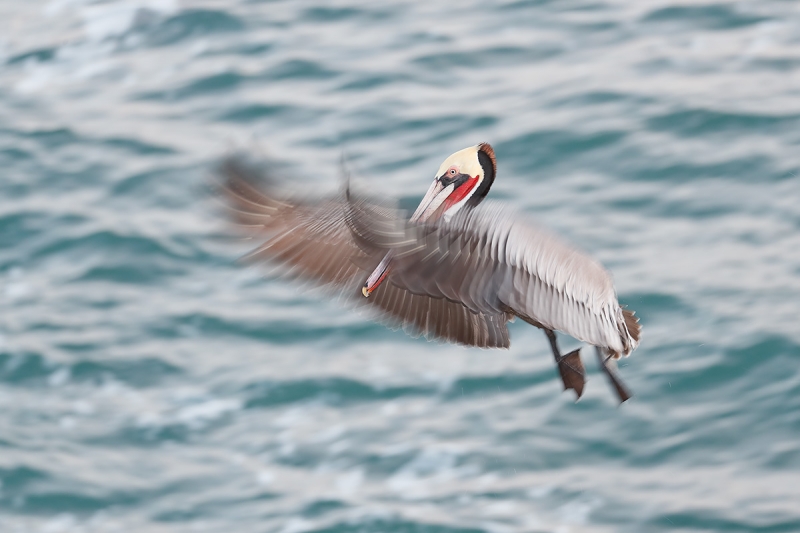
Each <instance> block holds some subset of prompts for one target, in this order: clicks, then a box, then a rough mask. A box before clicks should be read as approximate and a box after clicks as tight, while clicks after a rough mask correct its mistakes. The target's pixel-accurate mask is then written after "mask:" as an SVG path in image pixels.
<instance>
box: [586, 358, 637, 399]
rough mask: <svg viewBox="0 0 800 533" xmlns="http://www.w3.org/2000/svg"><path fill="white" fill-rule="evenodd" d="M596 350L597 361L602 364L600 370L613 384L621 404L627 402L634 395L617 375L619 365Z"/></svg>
mask: <svg viewBox="0 0 800 533" xmlns="http://www.w3.org/2000/svg"><path fill="white" fill-rule="evenodd" d="M595 349H596V350H597V360H598V361H599V362H600V368H602V369H603V372H605V373H606V376H608V380H609V381H610V382H611V386H612V387H614V390H615V391H616V393H617V396H618V397H619V403H623V402H625V400H627V399H629V398H630V397H631V396H633V393H631V391H630V389H628V387H626V386H625V384H624V383H623V382H622V379H621V378H620V377H619V375H618V374H617V364H616V363H615V362H614V360H613V358H612V356H610V355H609V356H605V355H604V354H603V352H602V350H600V348H599V347H595Z"/></svg>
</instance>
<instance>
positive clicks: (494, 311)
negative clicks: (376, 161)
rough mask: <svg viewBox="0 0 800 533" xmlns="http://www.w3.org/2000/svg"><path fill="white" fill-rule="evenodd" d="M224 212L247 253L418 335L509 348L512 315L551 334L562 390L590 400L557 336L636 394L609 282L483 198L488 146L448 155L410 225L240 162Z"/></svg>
mask: <svg viewBox="0 0 800 533" xmlns="http://www.w3.org/2000/svg"><path fill="white" fill-rule="evenodd" d="M221 174H222V178H223V179H222V181H221V183H220V188H221V191H222V193H223V194H224V195H225V197H226V198H227V205H228V206H229V213H230V215H231V217H232V219H233V220H234V222H236V223H237V224H239V225H241V226H243V227H245V228H247V229H248V230H249V231H250V232H251V234H253V236H255V237H257V238H259V239H261V240H262V241H263V243H262V244H261V245H260V246H259V247H258V248H256V249H255V250H254V251H252V252H251V253H250V254H248V255H247V256H245V258H246V259H250V260H255V261H269V262H272V263H275V264H279V265H283V266H285V267H288V271H289V272H290V273H291V274H292V275H294V276H296V277H299V278H302V279H305V280H310V281H312V282H314V283H316V284H318V285H322V286H327V287H329V288H333V289H335V290H337V291H338V292H340V293H341V294H344V295H345V297H346V298H347V299H349V300H350V301H351V302H353V303H355V304H356V305H360V306H366V307H369V308H372V309H373V310H375V311H377V315H378V317H380V318H382V319H383V320H384V322H386V323H387V324H388V325H390V326H399V327H403V329H405V330H406V331H408V332H409V333H411V334H415V335H423V336H425V337H426V338H428V339H431V340H433V339H439V340H445V341H449V342H454V343H457V344H462V345H466V346H477V347H481V348H508V347H509V345H510V339H509V333H508V329H507V327H506V324H507V323H508V322H509V321H510V320H513V319H514V318H515V317H518V318H520V319H521V320H523V321H525V322H527V323H529V324H531V325H533V326H536V327H537V328H540V329H542V330H544V332H545V334H546V335H547V338H548V340H549V343H550V347H551V349H552V352H553V356H554V358H555V362H556V365H557V368H558V371H559V374H560V375H561V379H562V381H563V383H564V389H565V390H566V389H572V390H574V391H575V394H576V396H577V398H580V396H581V394H583V388H584V384H585V381H586V379H585V375H586V372H585V370H584V366H583V363H582V361H581V358H580V348H579V349H577V350H574V351H572V352H570V353H568V354H566V355H562V354H561V352H560V350H559V348H558V343H557V340H556V334H555V332H556V331H561V332H563V333H566V334H567V335H570V336H572V337H574V338H575V339H578V340H580V341H583V342H585V343H588V344H591V345H593V346H595V347H596V351H597V357H598V360H599V363H600V367H601V368H602V370H603V371H604V373H605V374H606V376H607V377H608V379H609V380H610V383H611V385H612V387H613V389H614V391H615V392H616V394H617V396H618V398H619V401H620V402H624V401H625V400H627V399H628V398H630V396H631V393H630V392H629V390H628V388H627V387H626V386H625V385H624V384H623V382H622V380H621V379H620V377H619V375H618V372H617V370H616V361H617V360H618V359H619V358H620V357H626V356H628V355H630V353H631V352H632V351H633V350H634V349H635V348H636V347H637V345H638V344H639V337H640V333H641V327H640V325H639V321H638V319H637V318H636V317H635V316H634V313H633V312H632V311H629V310H627V309H624V308H623V307H621V306H620V304H619V302H618V301H617V295H616V291H615V290H614V285H613V282H612V280H611V276H610V275H609V273H608V271H606V270H605V268H603V266H602V265H601V264H600V263H599V262H598V261H596V260H594V259H593V258H591V257H589V256H588V255H586V254H585V253H583V252H581V251H579V250H577V249H575V248H573V247H572V246H570V245H568V244H566V243H564V242H563V241H562V240H560V239H559V238H557V237H556V236H554V235H553V234H551V233H550V232H548V231H547V230H545V229H543V228H541V227H540V226H538V225H537V224H536V223H534V222H532V221H531V220H529V219H528V218H527V217H525V216H524V215H523V214H521V213H514V212H513V211H510V210H509V208H508V206H506V205H503V204H499V203H494V202H484V198H485V197H486V195H487V193H488V192H489V189H490V188H491V186H492V183H494V179H495V176H496V174H497V160H496V158H495V153H494V150H493V149H492V147H491V146H490V145H489V144H487V143H481V144H478V145H475V146H471V147H469V148H465V149H463V150H460V151H458V152H456V153H454V154H452V155H451V156H450V157H448V158H447V159H445V161H444V162H443V163H442V165H441V166H440V167H439V170H438V171H437V172H436V175H435V177H434V180H433V183H432V184H431V186H430V188H429V189H428V192H427V193H426V194H425V197H424V198H423V199H422V202H421V203H420V204H419V207H418V208H417V209H416V211H415V212H414V213H413V215H411V217H410V218H406V216H404V215H403V212H401V211H399V210H397V209H394V208H392V207H390V206H389V205H388V204H387V203H386V202H384V201H377V200H374V199H370V198H367V197H363V196H360V195H358V194H356V193H354V192H352V191H351V190H350V186H349V181H348V185H347V187H346V188H345V190H344V191H343V192H342V193H341V194H339V195H336V196H333V197H328V198H323V199H317V200H310V199H307V198H291V197H282V196H279V195H277V194H276V193H275V191H274V190H273V189H272V188H271V187H269V186H265V185H263V184H262V183H261V182H260V180H259V176H258V173H257V172H255V171H254V170H253V169H252V168H250V167H248V166H246V165H244V164H242V163H240V162H239V161H237V160H236V159H228V160H227V161H225V162H224V163H223V164H222V166H221Z"/></svg>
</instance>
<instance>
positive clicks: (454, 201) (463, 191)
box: [444, 176, 478, 211]
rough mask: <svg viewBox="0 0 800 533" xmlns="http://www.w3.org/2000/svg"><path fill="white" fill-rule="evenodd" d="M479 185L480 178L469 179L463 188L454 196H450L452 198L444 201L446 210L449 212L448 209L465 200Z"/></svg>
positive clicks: (453, 193)
mask: <svg viewBox="0 0 800 533" xmlns="http://www.w3.org/2000/svg"><path fill="white" fill-rule="evenodd" d="M477 184H478V176H475V177H474V178H470V179H468V180H467V181H466V182H465V183H464V184H463V185H461V187H459V188H458V189H456V190H454V191H453V192H452V194H450V196H448V197H447V199H446V200H445V201H444V210H445V211H447V210H448V209H450V208H451V207H453V206H454V205H456V204H457V203H458V202H460V201H461V200H463V199H464V198H465V197H466V196H467V195H468V194H469V193H470V191H471V190H472V189H474V188H475V185H477Z"/></svg>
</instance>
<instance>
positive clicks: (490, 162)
mask: <svg viewBox="0 0 800 533" xmlns="http://www.w3.org/2000/svg"><path fill="white" fill-rule="evenodd" d="M478 162H479V163H480V164H481V168H483V181H482V182H481V184H480V185H478V189H477V190H476V191H475V193H474V194H473V195H472V196H471V197H470V199H469V200H468V201H467V205H469V206H472V207H475V206H476V205H478V204H479V203H481V201H482V200H483V199H484V198H485V197H486V195H487V194H488V193H489V189H490V188H491V187H492V183H494V177H495V175H497V158H496V157H495V155H494V148H492V145H491V144H489V143H481V144H479V145H478Z"/></svg>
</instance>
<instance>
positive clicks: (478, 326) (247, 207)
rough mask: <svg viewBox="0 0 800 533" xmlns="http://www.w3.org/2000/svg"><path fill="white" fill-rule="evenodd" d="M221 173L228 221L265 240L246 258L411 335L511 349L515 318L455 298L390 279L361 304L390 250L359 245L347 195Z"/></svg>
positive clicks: (238, 168)
mask: <svg viewBox="0 0 800 533" xmlns="http://www.w3.org/2000/svg"><path fill="white" fill-rule="evenodd" d="M220 171H221V174H222V176H223V181H222V182H221V183H220V184H219V190H220V192H221V194H222V195H224V197H225V198H226V199H227V202H226V205H227V207H228V212H229V216H230V218H231V219H232V220H233V221H234V222H235V223H236V224H238V225H239V226H241V227H242V228H243V229H244V230H245V231H247V232H248V233H249V234H250V235H251V236H252V237H254V238H259V239H263V240H264V242H263V243H262V244H261V245H260V246H259V247H258V248H256V249H255V250H253V251H252V252H251V253H250V254H248V255H247V256H245V260H248V261H256V262H258V261H269V262H271V263H273V264H278V265H282V266H283V267H285V269H286V273H287V275H291V276H296V277H299V278H302V279H306V280H309V281H312V282H315V283H316V284H318V285H321V286H325V287H327V288H330V289H333V290H335V291H336V292H338V293H340V294H342V295H343V296H344V297H345V299H346V300H347V301H349V302H351V303H352V304H354V305H356V306H362V307H365V308H368V309H371V310H374V311H376V312H377V313H378V319H379V320H381V321H382V322H384V323H386V324H387V325H389V326H392V327H402V328H403V329H404V330H405V331H407V332H408V333H409V334H412V335H423V336H425V337H426V338H428V339H431V340H434V339H440V340H445V341H449V342H454V343H458V344H464V345H468V346H478V347H481V348H507V347H508V346H509V336H508V330H507V328H506V325H505V324H506V322H507V320H508V319H509V318H510V317H509V316H508V315H507V314H506V313H504V312H475V311H474V310H471V309H469V308H467V307H465V306H463V305H461V304H460V303H458V302H455V301H452V300H449V299H444V298H437V297H435V296H432V295H427V294H424V293H418V292H412V291H409V290H406V289H403V288H402V287H400V286H398V285H396V284H394V283H391V275H390V278H389V283H384V284H383V285H381V287H380V288H379V289H378V290H377V291H376V292H375V294H373V295H372V297H370V298H369V299H366V298H363V297H362V296H361V286H362V285H363V283H364V279H365V278H366V276H367V275H368V274H369V272H370V271H372V270H373V269H374V268H375V267H376V266H377V265H378V264H379V263H380V260H381V259H382V257H383V255H384V253H385V252H384V251H383V250H381V249H380V248H378V247H373V248H371V249H370V248H369V247H366V246H364V244H363V243H362V245H361V246H359V245H357V244H356V242H355V240H354V237H353V234H352V232H351V229H350V228H349V227H348V225H347V223H346V220H345V213H346V211H347V206H348V202H347V200H346V198H345V197H344V196H343V195H341V196H335V197H332V198H323V199H320V200H318V201H312V200H308V199H303V198H295V199H292V198H285V197H279V196H278V195H277V194H276V193H275V191H274V190H273V188H272V187H269V186H268V185H266V184H264V183H261V184H259V182H260V181H261V180H259V176H258V175H257V174H256V173H255V172H254V171H253V170H252V169H250V168H248V167H246V166H245V165H243V164H241V163H240V162H238V161H236V160H234V159H229V160H227V161H226V162H224V163H223V165H222V166H221V168H220ZM367 205H369V209H370V210H371V211H370V212H371V213H372V215H373V216H377V215H378V213H382V214H383V215H382V216H383V219H384V220H385V219H386V217H387V214H388V213H390V212H391V210H390V209H388V208H386V207H385V206H383V205H381V204H379V203H377V202H372V203H368V202H366V201H363V202H362V206H363V208H364V209H365V210H366V209H367Z"/></svg>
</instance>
